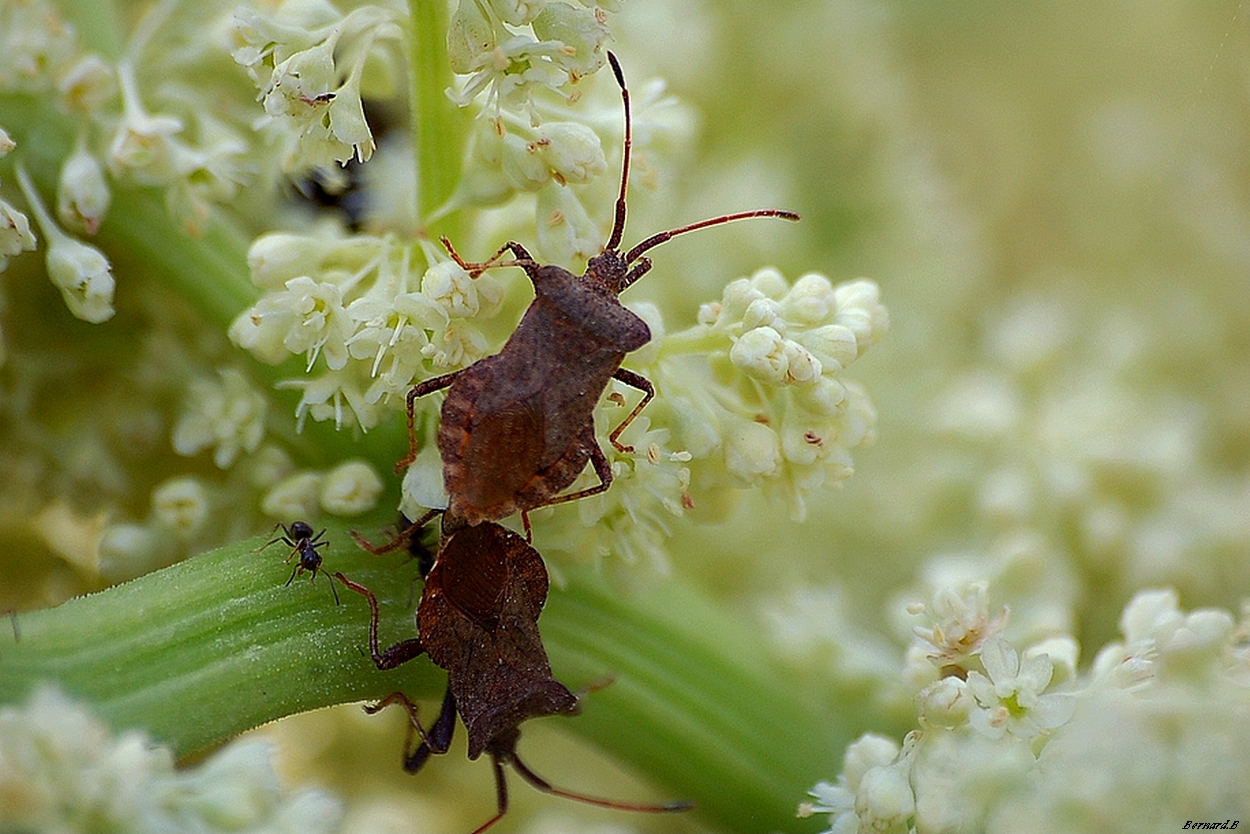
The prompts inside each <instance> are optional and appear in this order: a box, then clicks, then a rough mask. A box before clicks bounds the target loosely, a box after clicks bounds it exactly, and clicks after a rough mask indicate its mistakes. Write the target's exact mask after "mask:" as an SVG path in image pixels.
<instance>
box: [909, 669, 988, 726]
mask: <svg viewBox="0 0 1250 834" xmlns="http://www.w3.org/2000/svg"><path fill="white" fill-rule="evenodd" d="M974 705H975V702H974V700H973V698H972V696H971V695H970V694H968V685H967V684H966V683H965V682H964V681H963V680H961V679H960V678H958V677H955V676H954V675H951V676H949V677H945V678H942V679H940V680H938V681H935V682H933V683H931V684H929V685H928V686H926V687H925V688H924V689H922V690H920V694H919V695H917V696H916V711H917V713H918V715H919V717H920V720H921V721H922V722H923V723H925V724H928V725H930V726H932V727H943V728H945V729H954V728H955V727H960V726H963V725H964V724H965V723H967V721H968V714H969V713H970V712H972V708H973V706H974Z"/></svg>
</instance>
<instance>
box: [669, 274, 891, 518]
mask: <svg viewBox="0 0 1250 834" xmlns="http://www.w3.org/2000/svg"><path fill="white" fill-rule="evenodd" d="M699 322H700V323H699V324H698V325H697V326H696V327H694V328H691V329H689V330H686V331H684V332H681V333H676V334H672V335H671V336H668V337H666V338H665V339H664V340H663V343H662V344H661V345H660V350H659V356H658V359H657V360H656V368H655V370H654V372H652V373H650V374H649V375H650V376H651V377H652V380H653V382H655V384H656V389H657V392H658V391H660V390H662V391H663V394H662V396H661V397H657V401H662V405H661V407H662V408H663V409H664V410H666V411H668V412H669V414H670V416H669V418H668V419H667V420H666V423H667V424H668V425H669V426H670V427H671V428H672V431H673V442H674V444H675V445H676V447H677V448H683V449H686V450H687V451H689V452H690V454H691V455H692V457H693V459H694V461H696V462H699V461H708V462H710V461H715V462H716V464H717V465H716V466H711V467H703V468H702V470H701V471H696V472H695V476H696V486H697V487H699V488H706V487H708V486H713V485H716V484H724V483H729V484H733V485H737V486H760V487H762V488H763V489H764V490H765V492H766V493H769V494H771V495H772V496H774V497H777V498H779V499H781V500H782V501H783V503H784V504H785V505H786V506H788V507H789V510H790V515H791V516H792V517H793V518H795V519H800V518H802V517H803V515H804V513H805V512H806V504H805V496H806V495H807V494H808V493H809V492H811V491H812V490H814V489H817V488H819V487H821V486H822V485H825V484H827V483H836V482H839V481H841V480H844V479H845V478H847V477H849V476H850V474H851V471H852V460H851V450H852V449H854V448H856V447H858V446H860V445H862V444H865V443H869V442H871V441H872V440H873V438H874V436H875V428H876V411H875V410H874V408H873V406H872V403H871V401H870V400H869V399H868V395H867V393H866V392H865V391H864V390H863V389H862V388H861V387H860V386H859V385H857V384H855V383H854V382H851V381H848V380H846V379H845V378H843V377H842V376H841V373H840V372H841V371H842V370H843V369H844V368H845V367H846V366H847V365H849V364H851V362H853V361H854V360H855V359H857V358H858V357H859V356H861V355H863V353H864V352H865V351H866V350H868V348H870V347H871V346H872V345H874V344H876V343H877V341H879V340H880V339H881V338H882V336H883V335H884V334H885V332H886V330H887V329H888V327H889V314H888V313H887V311H886V309H885V307H884V306H882V304H881V302H880V298H879V291H878V288H877V285H876V284H875V283H873V282H872V281H868V280H858V281H849V282H846V283H844V284H840V285H838V286H837V287H834V286H833V284H831V283H830V281H829V279H828V278H826V277H825V276H823V275H818V274H816V273H809V274H807V275H804V276H803V277H801V278H799V280H798V281H796V282H795V283H794V285H793V286H791V285H790V284H789V283H788V282H787V281H786V279H785V278H784V277H783V276H782V275H781V273H780V272H778V271H777V270H775V269H771V268H770V269H762V270H760V271H758V272H756V273H755V274H754V275H752V276H751V277H750V278H740V279H738V280H736V281H733V282H731V283H730V284H729V285H728V286H726V287H725V290H724V293H723V295H722V298H721V301H719V302H717V303H712V304H705V305H704V306H703V307H702V308H701V309H700V311H699ZM683 354H684V355H683ZM692 360H693V361H692ZM700 366H701V367H700ZM657 419H658V418H657ZM700 476H702V477H704V478H707V479H708V480H709V482H708V483H699V480H698V479H699V477H700Z"/></svg>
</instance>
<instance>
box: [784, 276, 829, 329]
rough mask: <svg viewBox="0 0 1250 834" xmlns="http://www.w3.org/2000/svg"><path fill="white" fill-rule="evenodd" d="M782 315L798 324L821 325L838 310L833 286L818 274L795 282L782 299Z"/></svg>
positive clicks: (803, 277)
mask: <svg viewBox="0 0 1250 834" xmlns="http://www.w3.org/2000/svg"><path fill="white" fill-rule="evenodd" d="M780 307H781V314H782V315H784V316H785V317H786V319H788V320H790V321H793V322H795V323H798V324H804V325H813V324H820V323H822V322H825V321H827V320H828V319H829V317H830V316H831V315H832V314H833V311H834V310H835V309H836V308H837V299H836V297H835V295H834V291H833V284H831V283H830V282H829V279H828V278H826V277H825V276H823V275H821V274H820V273H817V272H809V273H807V274H806V275H804V276H802V277H801V278H799V280H797V281H795V282H794V286H793V287H791V288H790V290H789V292H787V293H786V294H785V295H784V296H782V298H781V302H780Z"/></svg>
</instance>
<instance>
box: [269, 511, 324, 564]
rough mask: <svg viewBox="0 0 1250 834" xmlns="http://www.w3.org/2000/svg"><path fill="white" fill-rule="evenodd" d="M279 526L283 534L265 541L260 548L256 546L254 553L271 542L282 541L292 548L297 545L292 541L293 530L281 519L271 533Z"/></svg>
mask: <svg viewBox="0 0 1250 834" xmlns="http://www.w3.org/2000/svg"><path fill="white" fill-rule="evenodd" d="M279 527H281V528H282V535H281V536H278V537H277V538H275V539H270V540H269V541H267V542H265V543H264V544H262V545H261V546H260V547H258V548H256V549H255V550H253V551H252V552H253V553H260V552H261V551H262V550H264V549H265V548H266V547H268V546H269V545H271V544H277V543H278V542H282V543H283V544H285V545H286V546H287V547H290V548H292V549H293V548H294V547H295V542H293V541H291V531H290V530H288V529H287V526H286V525H285V524H283V523H282V522H281V521H279V522H278V523H277V524H275V525H274V526H273V530H270V531H269V532H271V533H272V532H274V531H276V530H277V529H278V528H279ZM322 532H325V531H324V530H323V531H322ZM287 559H288V561H289V560H290V557H287Z"/></svg>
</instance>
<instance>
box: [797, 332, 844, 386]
mask: <svg viewBox="0 0 1250 834" xmlns="http://www.w3.org/2000/svg"><path fill="white" fill-rule="evenodd" d="M792 338H793V339H794V340H795V341H796V342H798V343H799V344H801V345H802V346H803V347H805V348H807V349H808V350H809V351H811V352H812V355H813V356H815V357H816V358H817V359H819V360H820V363H821V365H823V366H824V368H825V371H826V372H828V373H831V374H836V373H837V372H838V371H840V370H842V369H843V368H845V367H846V366H847V365H849V364H851V363H852V362H854V361H855V359H856V357H857V356H858V355H859V347H858V343H857V341H856V339H855V334H854V333H853V332H851V329H850V328H848V327H845V326H844V325H841V324H826V325H824V326H823V327H817V328H814V329H812V330H801V331H799V332H797V333H795V334H793V336H792Z"/></svg>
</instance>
